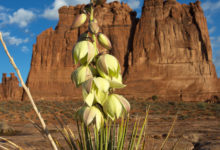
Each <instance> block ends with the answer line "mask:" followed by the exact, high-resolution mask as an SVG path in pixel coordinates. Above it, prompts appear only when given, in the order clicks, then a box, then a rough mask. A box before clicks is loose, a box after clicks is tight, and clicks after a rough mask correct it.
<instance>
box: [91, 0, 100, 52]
mask: <svg viewBox="0 0 220 150" xmlns="http://www.w3.org/2000/svg"><path fill="white" fill-rule="evenodd" d="M90 3H91V4H92V6H91V12H90V20H89V21H90V22H92V21H93V20H94V7H93V5H94V4H93V0H90ZM92 40H93V45H94V47H95V50H96V55H98V54H99V51H98V48H97V45H96V36H95V34H94V33H93V34H92Z"/></svg>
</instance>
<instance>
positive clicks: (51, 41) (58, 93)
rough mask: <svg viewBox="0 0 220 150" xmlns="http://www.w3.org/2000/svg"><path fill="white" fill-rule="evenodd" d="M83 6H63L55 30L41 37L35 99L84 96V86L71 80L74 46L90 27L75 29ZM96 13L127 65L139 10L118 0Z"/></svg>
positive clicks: (32, 80) (31, 81)
mask: <svg viewBox="0 0 220 150" xmlns="http://www.w3.org/2000/svg"><path fill="white" fill-rule="evenodd" d="M83 7H84V6H81V5H77V6H76V7H73V6H70V7H66V6H64V7H62V8H60V10H59V22H58V25H57V27H56V29H55V31H54V30H53V29H52V28H50V29H47V30H46V31H44V32H43V33H41V34H40V35H39V36H38V37H37V43H36V44H35V45H34V46H33V56H32V62H31V70H30V73H29V76H28V80H27V84H28V86H29V87H30V90H31V92H32V94H33V97H34V98H35V99H37V100H39V99H47V100H54V99H59V100H63V99H74V98H78V97H81V90H79V89H76V88H75V85H74V84H73V83H72V81H71V80H70V75H71V73H72V71H73V70H74V68H75V66H74V65H73V60H72V48H73V46H74V44H75V43H76V41H77V39H78V35H79V34H80V33H83V32H84V31H85V30H86V29H87V28H86V25H87V24H86V25H85V26H84V27H81V28H80V29H78V30H73V29H71V25H72V23H73V20H74V17H75V16H76V15H77V14H79V12H80V10H82V9H83ZM95 16H96V18H97V20H98V22H99V25H100V27H101V29H102V30H103V32H104V33H105V34H106V35H107V36H109V38H110V40H111V41H112V42H113V43H114V44H113V50H112V53H113V54H114V55H116V56H117V57H118V58H120V63H121V64H122V66H123V65H124V64H125V62H124V61H125V56H126V55H127V52H128V50H129V47H130V48H131V47H132V38H131V37H132V36H131V35H132V32H133V31H134V29H135V28H134V25H135V21H136V13H135V12H133V11H132V9H131V8H129V7H128V5H127V4H120V3H118V2H114V3H111V4H104V6H97V8H96V12H95Z"/></svg>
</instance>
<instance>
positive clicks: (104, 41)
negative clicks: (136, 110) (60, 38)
mask: <svg viewBox="0 0 220 150" xmlns="http://www.w3.org/2000/svg"><path fill="white" fill-rule="evenodd" d="M103 2H104V1H94V5H100V4H103ZM89 7H90V8H89ZM93 9H94V8H93V4H90V5H86V7H85V10H84V11H83V12H87V13H86V14H84V13H83V14H80V15H78V16H77V17H76V19H75V20H74V22H73V28H78V27H80V26H82V25H83V24H84V23H85V21H86V19H85V18H87V17H89V18H90V19H89V21H88V22H89V24H88V31H86V32H84V33H82V34H81V35H80V36H79V40H78V42H77V43H76V44H75V46H74V48H73V59H74V62H75V64H79V67H78V68H77V69H76V70H75V71H74V72H73V73H72V76H71V78H72V81H73V82H74V83H75V85H76V86H77V87H79V86H81V88H82V95H83V100H84V102H85V103H84V106H82V107H81V109H80V110H79V111H78V113H77V114H78V116H80V118H81V120H82V121H84V123H85V124H86V125H89V124H91V123H95V124H96V127H97V129H100V127H101V126H102V125H103V124H104V122H105V120H107V119H108V118H110V119H111V120H115V119H118V118H119V117H121V116H122V115H123V114H127V113H128V112H129V111H130V104H129V102H128V101H127V100H126V99H125V98H124V97H123V96H121V95H118V94H114V93H113V92H114V90H115V89H118V88H123V87H125V85H124V84H123V83H122V75H121V68H120V64H119V62H118V60H117V58H115V57H114V56H112V55H110V54H99V53H98V48H97V46H96V44H97V43H96V41H97V42H98V43H99V44H100V45H101V46H102V47H103V48H105V49H106V50H110V49H111V48H112V45H111V42H110V40H109V39H108V37H107V36H106V35H104V34H103V33H98V31H99V29H100V28H99V26H98V21H97V20H96V19H95V18H94V17H93ZM88 10H89V11H91V12H89V13H88Z"/></svg>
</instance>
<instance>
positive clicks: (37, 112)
mask: <svg viewBox="0 0 220 150" xmlns="http://www.w3.org/2000/svg"><path fill="white" fill-rule="evenodd" d="M0 40H1V43H2V45H3V47H4V50H5V52H6V54H7V55H8V58H9V60H10V63H11V64H12V66H13V67H14V69H15V71H16V72H17V74H18V77H19V79H20V82H21V85H22V87H23V88H24V90H25V92H26V93H27V95H28V97H29V100H30V102H31V104H32V106H33V108H34V110H35V112H36V114H37V116H38V118H39V120H40V122H41V124H42V127H43V129H44V131H45V133H46V136H47V137H48V139H49V140H50V142H51V144H52V146H53V149H54V150H58V148H57V146H56V144H55V142H54V140H53V138H52V136H51V134H50V133H49V131H48V129H47V126H46V124H45V122H44V119H43V117H42V116H41V114H40V112H39V110H38V108H37V106H36V104H35V102H34V100H33V97H32V95H31V92H30V90H29V88H28V87H27V86H26V85H25V83H24V81H23V78H22V76H21V73H20V71H19V69H18V67H17V65H16V64H15V62H14V60H13V58H12V57H11V55H10V53H9V51H8V49H7V47H6V44H5V42H4V40H3V38H2V33H1V32H0Z"/></svg>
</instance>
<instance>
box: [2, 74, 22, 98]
mask: <svg viewBox="0 0 220 150" xmlns="http://www.w3.org/2000/svg"><path fill="white" fill-rule="evenodd" d="M22 93H23V89H22V88H21V87H19V81H18V79H17V77H16V76H15V74H14V73H10V77H7V74H6V73H4V74H3V76H2V83H1V84H0V100H21V98H22Z"/></svg>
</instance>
